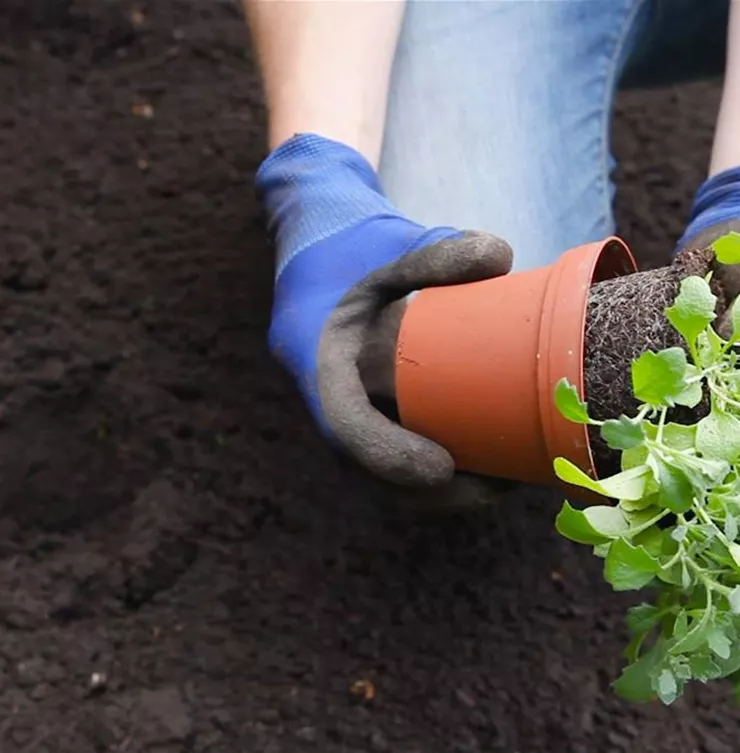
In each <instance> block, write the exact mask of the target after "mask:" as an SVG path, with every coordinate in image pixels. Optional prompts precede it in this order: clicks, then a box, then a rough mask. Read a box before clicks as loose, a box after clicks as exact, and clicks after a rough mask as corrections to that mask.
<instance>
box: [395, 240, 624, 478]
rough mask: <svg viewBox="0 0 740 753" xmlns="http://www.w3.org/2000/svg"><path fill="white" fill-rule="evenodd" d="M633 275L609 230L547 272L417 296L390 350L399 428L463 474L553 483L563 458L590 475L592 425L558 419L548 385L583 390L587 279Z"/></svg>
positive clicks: (621, 246) (589, 281) (590, 281)
mask: <svg viewBox="0 0 740 753" xmlns="http://www.w3.org/2000/svg"><path fill="white" fill-rule="evenodd" d="M636 270H637V265H636V264H635V260H634V258H633V257H632V254H631V253H630V251H629V249H628V247H627V246H626V244H625V243H624V242H623V241H622V240H621V239H619V238H616V237H610V238H607V239H605V240H603V241H601V242H599V243H589V244H586V245H584V246H579V247H577V248H573V249H571V250H569V251H567V252H566V253H564V254H563V255H562V256H561V257H560V258H559V259H558V261H557V262H555V263H554V264H552V265H550V266H548V267H542V268H539V269H535V270H532V271H528V272H518V273H513V274H509V275H506V276H504V277H498V278H495V279H491V280H486V281H483V282H475V283H469V284H465V285H453V286H449V287H438V288H428V289H425V290H423V291H421V292H420V293H419V294H418V295H416V296H415V297H414V298H413V299H412V300H411V302H410V304H409V306H408V309H407V311H406V313H405V314H404V318H403V320H402V322H401V328H400V331H399V337H398V345H397V350H396V372H395V378H396V400H397V403H398V409H399V414H400V420H401V423H402V424H403V426H405V427H406V428H408V429H410V430H412V431H414V432H416V433H417V434H421V435H422V436H425V437H428V438H429V439H432V440H434V441H435V442H437V443H438V444H440V445H442V446H443V447H445V448H446V449H447V450H448V451H449V452H450V453H451V454H452V456H453V458H454V459H455V463H456V467H457V468H458V470H460V471H467V472H470V473H476V474H481V475H486V476H492V477H496V478H506V479H511V480H515V481H522V482H525V483H537V484H546V485H551V484H555V483H557V479H556V477H555V475H554V472H553V465H552V464H553V460H554V459H555V458H556V457H558V456H563V457H566V458H568V459H569V460H570V461H572V462H573V463H575V464H576V465H578V466H579V467H580V468H581V469H582V470H583V471H584V472H586V473H588V474H590V475H591V476H592V477H593V478H596V472H595V469H594V463H593V458H592V455H591V448H590V445H589V439H588V431H587V428H586V427H585V426H581V425H578V424H574V423H572V422H570V421H567V420H566V419H564V418H563V417H562V416H561V415H560V413H559V411H558V409H557V407H556V406H555V402H554V392H555V387H556V385H557V383H558V381H559V380H560V379H562V378H563V377H565V378H567V379H568V380H569V381H570V382H571V383H572V384H574V385H575V386H576V387H577V388H578V391H579V394H580V395H581V396H585V370H584V351H585V324H586V307H587V302H588V291H589V288H590V286H591V285H592V284H593V283H594V282H597V281H602V280H606V279H611V278H614V277H619V276H622V275H626V274H630V273H632V272H635V271H636ZM585 397H586V398H587V397H588V396H585Z"/></svg>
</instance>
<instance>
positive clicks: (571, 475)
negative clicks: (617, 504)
mask: <svg viewBox="0 0 740 753" xmlns="http://www.w3.org/2000/svg"><path fill="white" fill-rule="evenodd" d="M553 466H554V468H555V474H556V475H557V477H558V478H559V479H560V480H561V481H564V482H565V483H566V484H574V485H575V486H581V487H584V488H585V489H589V490H591V491H593V492H596V493H597V494H601V495H602V496H604V497H612V498H613V499H627V500H636V499H640V498H641V497H642V496H643V494H644V492H645V484H646V483H647V481H648V478H649V477H650V473H651V471H650V468H649V467H648V466H646V465H645V466H638V467H637V468H631V469H630V470H628V471H622V473H617V474H616V475H615V476H610V477H609V478H605V479H603V480H602V481H594V480H593V479H592V478H591V477H590V476H588V475H587V474H585V473H584V472H583V471H582V470H581V469H580V468H578V466H576V465H574V464H573V463H571V462H570V461H569V460H566V459H565V458H555V461H554V463H553Z"/></svg>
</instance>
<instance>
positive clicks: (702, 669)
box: [689, 652, 722, 682]
mask: <svg viewBox="0 0 740 753" xmlns="http://www.w3.org/2000/svg"><path fill="white" fill-rule="evenodd" d="M689 667H690V669H691V674H692V675H693V677H694V679H695V680H699V682H707V681H708V680H714V679H716V678H718V677H721V675H722V671H721V670H720V668H719V667H718V666H717V664H716V663H715V661H714V659H713V658H712V655H711V654H710V653H709V652H702V653H695V654H692V655H691V656H690V657H689Z"/></svg>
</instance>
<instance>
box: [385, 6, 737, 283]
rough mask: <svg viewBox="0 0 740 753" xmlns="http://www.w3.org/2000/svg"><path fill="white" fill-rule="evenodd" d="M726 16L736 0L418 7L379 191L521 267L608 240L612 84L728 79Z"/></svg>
mask: <svg viewBox="0 0 740 753" xmlns="http://www.w3.org/2000/svg"><path fill="white" fill-rule="evenodd" d="M728 10H729V0H410V2H409V3H408V5H407V10H406V16H405V19H404V24H403V29H402V32H401V38H400V41H399V46H398V51H397V54H396V59H395V63H394V70H393V75H392V82H391V93H390V100H389V110H388V116H387V124H386V135H385V142H384V147H383V154H382V157H381V163H380V171H379V172H380V178H381V182H382V184H383V187H384V189H385V190H386V192H387V194H388V196H389V198H390V199H391V200H392V201H393V202H394V203H395V204H396V205H397V206H398V207H399V208H400V209H401V210H402V211H404V212H405V213H406V214H407V215H408V216H409V217H410V218H411V219H413V220H416V221H418V222H422V223H426V224H430V225H445V224H449V225H453V226H456V227H460V228H467V229H476V230H487V231H489V232H491V233H494V234H496V235H499V236H501V237H503V238H505V239H506V240H507V241H508V242H509V243H510V244H511V245H512V247H513V249H514V252H515V269H517V270H523V269H528V268H532V267H536V266H539V265H542V264H549V263H551V262H552V261H553V260H554V259H555V258H556V257H557V256H558V255H559V254H560V253H562V252H563V251H564V250H566V249H568V248H570V247H572V246H576V245H579V244H581V243H585V242H588V241H592V240H598V239H600V238H603V237H605V236H607V235H609V234H611V233H613V232H614V219H613V213H612V202H613V198H614V192H615V190H614V185H613V182H612V180H611V177H610V176H611V172H612V169H613V167H614V159H613V157H612V154H611V150H610V143H609V133H610V123H611V113H612V102H613V99H614V95H615V92H616V90H617V89H618V88H619V87H635V86H651V85H661V84H667V83H672V82H678V81H683V80H687V79H689V78H697V77H703V76H708V75H717V74H721V73H722V70H723V68H724V56H725V49H726V27H727V18H728ZM697 188H698V186H697Z"/></svg>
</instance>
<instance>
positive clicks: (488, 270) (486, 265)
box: [371, 231, 513, 294]
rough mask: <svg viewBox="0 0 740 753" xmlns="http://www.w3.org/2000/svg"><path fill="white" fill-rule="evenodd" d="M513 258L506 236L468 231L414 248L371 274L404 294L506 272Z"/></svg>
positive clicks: (385, 284) (485, 278)
mask: <svg viewBox="0 0 740 753" xmlns="http://www.w3.org/2000/svg"><path fill="white" fill-rule="evenodd" d="M512 261H513V251H512V249H511V246H510V245H509V244H508V243H507V242H506V241H505V240H503V239H502V238H497V237H496V236H494V235H490V234H489V233H481V232H478V231H467V232H466V233H465V234H464V235H463V237H462V238H450V239H446V240H442V241H438V242H437V243H433V244H431V245H429V246H425V247H424V248H421V249H419V250H418V251H412V252H411V253H409V254H406V255H405V256H403V257H402V258H400V259H399V260H398V261H397V262H394V263H393V264H389V265H388V266H387V267H384V268H383V269H382V270H380V272H378V273H376V275H371V277H374V278H376V280H377V281H378V282H380V284H381V285H382V286H383V287H387V288H392V289H395V290H396V291H398V292H399V293H401V294H403V293H406V292H411V291H413V290H419V289H421V288H428V287H435V286H438V285H460V284H463V283H466V282H477V281H479V280H487V279H489V278H491V277H498V276H500V275H505V274H507V273H508V272H510V271H511V265H512ZM378 277H379V278H380V279H379V280H378V279H377V278H378Z"/></svg>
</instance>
